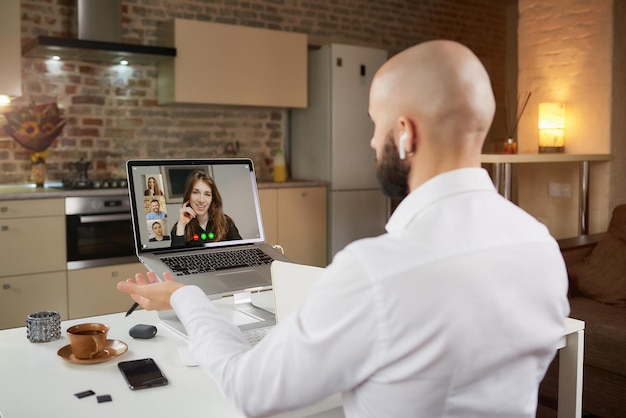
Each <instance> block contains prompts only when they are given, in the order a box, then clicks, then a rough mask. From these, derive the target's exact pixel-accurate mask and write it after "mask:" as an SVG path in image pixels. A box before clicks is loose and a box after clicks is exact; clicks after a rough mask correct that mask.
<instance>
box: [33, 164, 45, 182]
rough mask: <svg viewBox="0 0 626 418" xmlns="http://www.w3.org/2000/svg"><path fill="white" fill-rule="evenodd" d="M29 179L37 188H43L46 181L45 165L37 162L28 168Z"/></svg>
mask: <svg viewBox="0 0 626 418" xmlns="http://www.w3.org/2000/svg"><path fill="white" fill-rule="evenodd" d="M30 177H31V179H32V181H33V182H34V183H35V185H36V186H37V187H43V186H44V182H45V181H46V163H45V161H37V162H34V163H32V165H31V166H30Z"/></svg>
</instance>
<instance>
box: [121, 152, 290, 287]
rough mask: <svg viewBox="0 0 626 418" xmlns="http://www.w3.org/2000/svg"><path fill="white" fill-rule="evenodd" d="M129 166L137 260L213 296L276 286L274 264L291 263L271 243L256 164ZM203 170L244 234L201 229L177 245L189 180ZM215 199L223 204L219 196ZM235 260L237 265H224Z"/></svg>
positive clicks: (156, 163)
mask: <svg viewBox="0 0 626 418" xmlns="http://www.w3.org/2000/svg"><path fill="white" fill-rule="evenodd" d="M126 169H127V170H126V171H127V176H128V187H129V192H130V206H131V213H132V221H133V233H134V239H135V249H136V253H137V257H138V258H139V260H140V261H141V262H142V263H143V264H144V265H145V266H146V267H147V268H148V269H149V270H151V271H154V272H155V273H157V275H159V277H161V278H162V273H163V272H165V271H169V272H171V273H172V275H173V276H174V278H175V280H176V281H179V282H181V283H185V284H193V285H197V286H199V287H200V288H201V289H202V290H203V291H204V292H205V293H206V294H207V295H208V296H209V297H210V298H212V299H219V298H221V297H222V296H227V295H231V294H235V293H237V292H242V291H245V290H249V289H254V290H260V289H263V288H270V287H271V283H272V282H271V273H270V264H271V261H273V260H283V261H289V260H288V259H287V258H286V257H285V256H284V255H283V254H282V253H280V252H279V251H277V250H275V249H274V248H273V247H272V246H271V245H269V244H267V243H266V242H265V232H264V230H263V222H262V219H261V210H260V205H259V197H258V192H257V184H256V177H255V172H254V166H253V163H252V160H250V159H247V158H219V159H193V160H192V159H186V160H129V161H128V162H127V163H126ZM196 170H200V171H202V172H204V173H206V174H207V175H208V176H209V177H210V178H211V179H213V181H214V183H215V185H216V187H217V190H218V193H219V196H220V197H221V201H222V208H223V213H224V214H226V215H227V216H228V217H230V219H232V223H233V224H234V225H235V227H236V229H237V231H238V234H229V236H228V237H227V238H226V239H223V240H220V241H217V240H216V236H215V235H216V234H217V231H212V230H204V229H202V230H196V231H195V232H196V233H195V234H194V235H193V238H192V239H191V241H189V242H188V243H184V244H183V245H184V246H182V247H173V246H172V244H173V243H174V238H175V237H174V236H173V235H174V233H175V231H174V230H173V228H174V227H175V224H176V223H177V222H178V219H179V216H180V214H179V212H180V209H181V207H182V206H183V204H184V203H187V202H184V201H183V200H184V199H190V198H189V197H187V196H185V192H186V191H185V183H186V181H187V178H188V177H189V176H190V175H191V174H192V173H193V172H194V171H196ZM192 194H193V193H192ZM192 194H191V195H192ZM191 195H190V196H191ZM212 199H213V201H214V202H216V201H217V200H218V198H217V196H216V193H213V197H212ZM212 204H213V203H212ZM208 227H209V225H207V228H208ZM209 229H210V228H209ZM229 230H232V228H229ZM231 235H237V236H236V237H233V236H231ZM177 245H178V244H177ZM241 253H243V254H241ZM233 256H236V261H234V262H232V261H231V263H230V264H227V265H226V266H224V265H221V264H220V263H222V260H223V259H225V258H226V259H227V258H233Z"/></svg>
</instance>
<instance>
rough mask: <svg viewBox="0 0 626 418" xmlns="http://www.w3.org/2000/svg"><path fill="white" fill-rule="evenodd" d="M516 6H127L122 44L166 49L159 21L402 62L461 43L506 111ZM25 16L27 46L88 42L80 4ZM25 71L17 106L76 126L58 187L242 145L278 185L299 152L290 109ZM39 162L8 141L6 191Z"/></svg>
mask: <svg viewBox="0 0 626 418" xmlns="http://www.w3.org/2000/svg"><path fill="white" fill-rule="evenodd" d="M506 6H507V2H506V1H499V0H498V1H494V0H474V1H471V2H468V1H457V0H438V1H432V0H393V1H385V2H381V1H377V0H337V1H330V0H247V1H241V0H123V1H122V7H123V10H122V39H123V41H124V42H128V43H136V44H146V45H155V44H156V38H157V35H156V26H157V23H158V22H160V21H164V20H168V19H171V18H183V19H194V20H202V21H214V22H221V23H228V24H235V25H244V26H254V27H262V28H268V29H276V30H283V31H292V32H299V33H306V34H308V35H309V40H310V43H311V44H313V45H320V44H324V43H329V42H341V43H348V44H355V45H366V46H371V47H378V48H384V49H387V50H388V52H389V55H390V56H391V55H393V54H395V53H396V52H398V51H400V50H402V49H404V48H406V47H408V46H410V45H412V44H415V43H417V42H420V41H424V40H429V39H434V38H448V39H454V40H457V41H460V42H463V43H465V44H466V45H468V46H469V47H470V48H472V49H473V50H474V51H475V53H476V54H477V55H479V56H480V57H481V59H483V61H484V62H485V64H486V66H487V68H488V70H489V72H490V73H491V76H492V80H493V86H494V90H495V92H496V97H497V99H498V102H499V103H503V102H504V94H505V93H504V91H505V79H506V77H505V70H506V65H505V36H506ZM21 7H22V9H21V11H22V40H27V39H29V38H32V37H35V36H37V35H49V36H65V37H76V32H77V29H76V26H77V25H76V17H75V15H76V10H75V1H74V0H22V1H21ZM224 42H228V40H224ZM22 66H23V86H24V96H23V97H22V98H21V99H19V100H18V101H17V102H15V104H26V103H29V102H30V101H35V102H36V103H46V102H54V101H56V102H58V104H59V107H60V108H61V110H62V116H63V117H65V118H67V119H68V123H67V126H66V128H65V130H64V132H63V134H62V135H61V136H60V137H59V138H58V139H57V140H56V141H55V143H54V144H53V145H52V146H51V147H50V149H49V157H48V163H47V168H48V178H50V179H57V180H59V179H63V178H66V177H67V176H70V175H71V173H68V167H69V162H71V161H75V160H78V159H79V158H81V157H82V158H85V159H86V160H89V161H92V163H93V168H92V169H91V171H90V176H91V177H92V178H106V177H110V176H112V177H119V176H124V175H125V174H124V161H125V160H126V159H128V158H138V157H139V158H154V157H167V158H186V157H191V156H200V157H209V156H224V155H229V154H228V152H229V150H230V149H232V145H233V144H234V143H236V142H238V143H239V145H240V155H241V156H245V157H250V158H253V160H254V161H255V165H256V168H257V171H258V174H259V177H260V178H261V179H262V180H263V179H269V178H271V175H272V174H271V173H272V161H273V158H272V157H273V153H274V151H275V149H276V147H277V146H278V145H287V148H288V144H287V143H288V137H287V130H288V129H287V126H288V125H287V124H288V118H289V112H288V110H287V109H272V108H250V107H237V106H215V105H202V106H198V105H194V106H191V105H189V106H181V105H177V106H158V105H157V104H156V88H157V86H156V74H157V73H156V71H157V70H156V66H132V67H120V66H109V65H104V64H99V63H87V62H75V61H64V62H50V61H44V60H42V59H37V58H22ZM0 112H2V109H0ZM0 124H4V121H3V117H2V116H0ZM29 155H30V154H29V152H28V151H27V150H25V149H24V148H22V147H21V146H19V145H18V144H17V143H15V141H13V140H12V139H11V138H10V137H8V136H6V135H5V134H4V132H2V131H0V184H1V183H21V182H27V181H29V178H28V177H29V174H30V161H29Z"/></svg>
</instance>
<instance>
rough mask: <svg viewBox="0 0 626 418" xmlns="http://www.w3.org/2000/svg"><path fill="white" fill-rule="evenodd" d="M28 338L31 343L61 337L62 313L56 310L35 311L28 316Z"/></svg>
mask: <svg viewBox="0 0 626 418" xmlns="http://www.w3.org/2000/svg"><path fill="white" fill-rule="evenodd" d="M26 338H28V340H29V341H30V342H31V343H47V342H50V341H54V340H58V339H59V338H61V315H59V313H58V312H55V311H43V312H35V313H32V314H30V315H28V318H26Z"/></svg>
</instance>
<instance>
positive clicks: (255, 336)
mask: <svg viewBox="0 0 626 418" xmlns="http://www.w3.org/2000/svg"><path fill="white" fill-rule="evenodd" d="M274 327H275V325H270V326H269V327H263V328H254V329H249V330H246V331H243V335H244V337H246V339H247V340H248V343H249V344H250V345H252V346H255V345H256V344H257V343H258V342H259V341H261V340H262V339H263V337H265V336H266V335H267V334H268V333H269V332H270V331H271V330H273V329H274Z"/></svg>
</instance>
